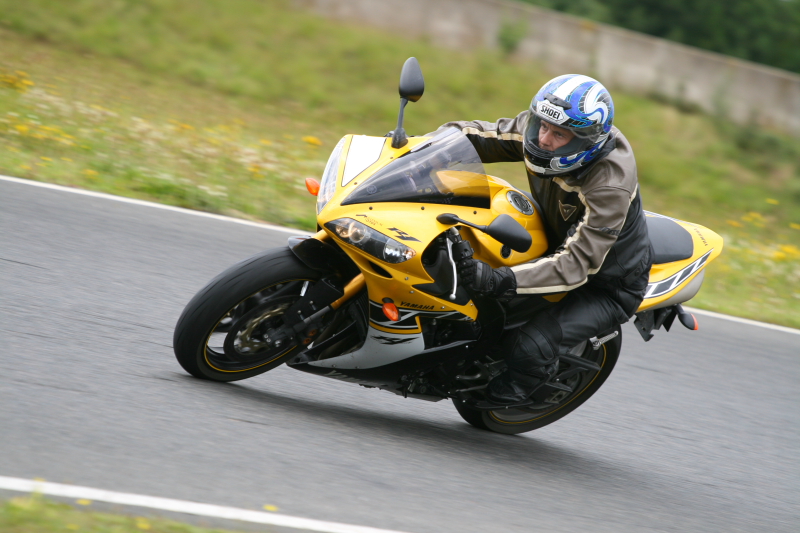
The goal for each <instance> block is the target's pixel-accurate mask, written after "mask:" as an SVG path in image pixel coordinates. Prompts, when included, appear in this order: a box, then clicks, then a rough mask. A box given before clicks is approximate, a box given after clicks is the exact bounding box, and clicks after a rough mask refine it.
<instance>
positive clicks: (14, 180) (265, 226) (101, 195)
mask: <svg viewBox="0 0 800 533" xmlns="http://www.w3.org/2000/svg"><path fill="white" fill-rule="evenodd" d="M0 181H8V182H12V183H19V184H22V185H31V186H33V187H41V188H43V189H51V190H55V191H61V192H68V193H72V194H81V195H84V196H92V197H95V198H103V199H105V200H112V201H114V202H123V203H127V204H133V205H141V206H145V207H154V208H156V209H165V210H167V211H174V212H176V213H183V214H186V215H193V216H199V217H206V218H213V219H216V220H220V221H223V222H233V223H235V224H242V225H244V226H254V227H257V228H261V229H266V230H273V231H280V232H286V233H293V234H295V235H298V234H306V235H308V232H306V231H304V230H301V229H293V228H287V227H284V226H275V225H273V224H261V223H258V222H251V221H249V220H242V219H239V218H233V217H226V216H223V215H214V214H211V213H204V212H202V211H192V210H191V209H184V208H182V207H173V206H171V205H164V204H157V203H154V202H146V201H144V200H134V199H132V198H124V197H122V196H114V195H113V194H106V193H101V192H93V191H86V190H84V189H73V188H71V187H62V186H60V185H52V184H50V183H42V182H40V181H31V180H24V179H22V178H14V177H11V176H2V175H0ZM646 213H647V214H648V215H653V216H659V217H663V218H670V217H667V216H664V215H659V214H657V213H650V212H649V211H648V212H646ZM673 220H676V219H673ZM684 309H686V310H687V311H691V312H692V313H697V314H699V315H706V316H710V317H713V318H719V319H721V320H730V321H731V322H738V323H740V324H747V325H750V326H757V327H761V328H766V329H771V330H775V331H783V332H784V333H794V334H795V335H800V329H793V328H787V327H786V326H778V325H775V324H768V323H766V322H759V321H757V320H750V319H749V318H739V317H738V316H732V315H724V314H722V313H715V312H713V311H705V310H702V309H695V308H690V307H684Z"/></svg>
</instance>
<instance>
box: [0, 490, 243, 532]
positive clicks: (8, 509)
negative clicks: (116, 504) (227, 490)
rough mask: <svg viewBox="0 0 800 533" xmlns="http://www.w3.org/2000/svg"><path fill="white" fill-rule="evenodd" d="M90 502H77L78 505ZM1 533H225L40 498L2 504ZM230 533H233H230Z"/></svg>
mask: <svg viewBox="0 0 800 533" xmlns="http://www.w3.org/2000/svg"><path fill="white" fill-rule="evenodd" d="M90 503H91V502H88V501H86V500H78V504H79V505H89V504H90ZM0 532H2V533H56V532H63V533H143V532H146V533H225V532H224V531H223V530H220V529H213V530H212V529H207V528H203V527H196V526H191V525H188V524H182V523H179V522H175V521H172V520H165V519H160V518H155V519H154V518H145V517H141V516H128V515H119V514H110V513H97V512H89V511H84V510H78V509H76V508H74V507H72V506H71V505H67V504H65V503H56V502H53V501H52V500H48V499H46V498H43V497H41V496H40V495H33V496H25V497H17V498H12V499H11V500H9V501H6V502H0ZM229 533H230V532H229Z"/></svg>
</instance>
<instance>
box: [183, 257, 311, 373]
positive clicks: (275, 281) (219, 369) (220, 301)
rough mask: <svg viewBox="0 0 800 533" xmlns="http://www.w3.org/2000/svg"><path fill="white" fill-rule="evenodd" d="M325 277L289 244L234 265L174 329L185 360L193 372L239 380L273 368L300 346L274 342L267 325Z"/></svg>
mask: <svg viewBox="0 0 800 533" xmlns="http://www.w3.org/2000/svg"><path fill="white" fill-rule="evenodd" d="M320 277H321V274H320V273H319V272H317V271H315V270H312V269H310V268H308V267H307V266H306V265H305V264H303V263H302V262H301V261H300V260H299V259H297V258H296V257H295V256H294V254H293V253H292V252H291V250H289V249H288V248H278V249H273V250H268V251H266V252H262V253H260V254H257V255H254V256H253V257H250V258H249V259H245V260H244V261H241V262H240V263H237V264H235V265H233V266H232V267H230V268H228V269H227V270H225V271H224V272H223V273H221V274H220V275H218V276H217V277H216V278H214V279H213V280H211V281H210V282H209V283H208V285H206V286H205V287H204V288H203V289H201V290H200V291H199V292H198V293H197V294H196V295H195V296H194V298H192V300H191V301H190V302H189V303H188V304H187V305H186V308H185V309H184V310H183V313H182V314H181V316H180V318H179V319H178V323H177V325H176V326H175V333H174V335H173V349H174V351H175V357H176V358H177V359H178V362H179V363H180V365H181V366H182V367H183V368H184V370H186V371H187V372H188V373H190V374H191V375H193V376H195V377H197V378H201V379H210V380H214V381H237V380H240V379H246V378H250V377H253V376H256V375H258V374H262V373H264V372H267V371H268V370H272V369H273V368H275V367H277V366H279V365H281V364H283V363H284V362H285V361H286V360H287V359H289V358H290V357H292V356H293V355H294V354H295V353H296V352H297V351H298V345H297V344H296V343H295V344H293V345H286V346H281V347H278V348H276V347H274V346H272V345H270V344H268V343H267V342H265V341H264V338H263V335H262V333H263V331H264V330H266V329H267V328H274V327H278V326H280V325H281V324H282V317H283V312H284V311H285V310H286V308H288V307H289V306H290V305H291V304H292V303H294V302H295V301H297V299H299V298H300V295H301V293H302V292H304V291H305V290H307V288H308V287H309V285H310V284H313V283H314V282H316V281H317V280H318V279H319V278H320Z"/></svg>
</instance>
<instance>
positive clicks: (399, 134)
mask: <svg viewBox="0 0 800 533" xmlns="http://www.w3.org/2000/svg"><path fill="white" fill-rule="evenodd" d="M406 104H408V98H400V114H399V115H398V116H397V127H396V128H395V129H394V133H393V134H392V148H394V149H395V150H396V149H398V148H402V147H403V146H405V145H407V144H408V136H407V135H406V130H404V129H403V114H404V111H405V109H406Z"/></svg>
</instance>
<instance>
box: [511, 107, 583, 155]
mask: <svg viewBox="0 0 800 533" xmlns="http://www.w3.org/2000/svg"><path fill="white" fill-rule="evenodd" d="M544 125H546V126H544ZM543 126H544V127H543ZM548 128H549V129H554V128H558V129H559V130H563V131H565V132H566V135H571V136H572V138H571V139H570V140H569V141H568V142H567V143H566V144H564V145H563V146H559V147H558V148H556V149H555V150H552V151H551V150H546V149H544V148H542V147H541V145H540V144H539V139H540V137H541V136H543V135H545V134H546V131H547V129H548ZM595 141H596V139H592V138H591V136H586V135H585V134H584V133H583V132H578V131H575V130H574V129H572V128H565V127H563V126H559V125H557V124H553V123H552V122H550V121H547V120H543V119H542V118H541V117H540V116H539V115H538V114H536V113H535V112H534V111H533V110H531V111H529V113H528V125H527V127H526V128H525V149H526V150H528V151H530V152H533V153H537V154H541V156H542V157H559V156H567V155H571V154H576V153H579V152H583V151H584V150H587V149H588V148H589V147H591V146H592V145H593V144H594V143H595Z"/></svg>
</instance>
